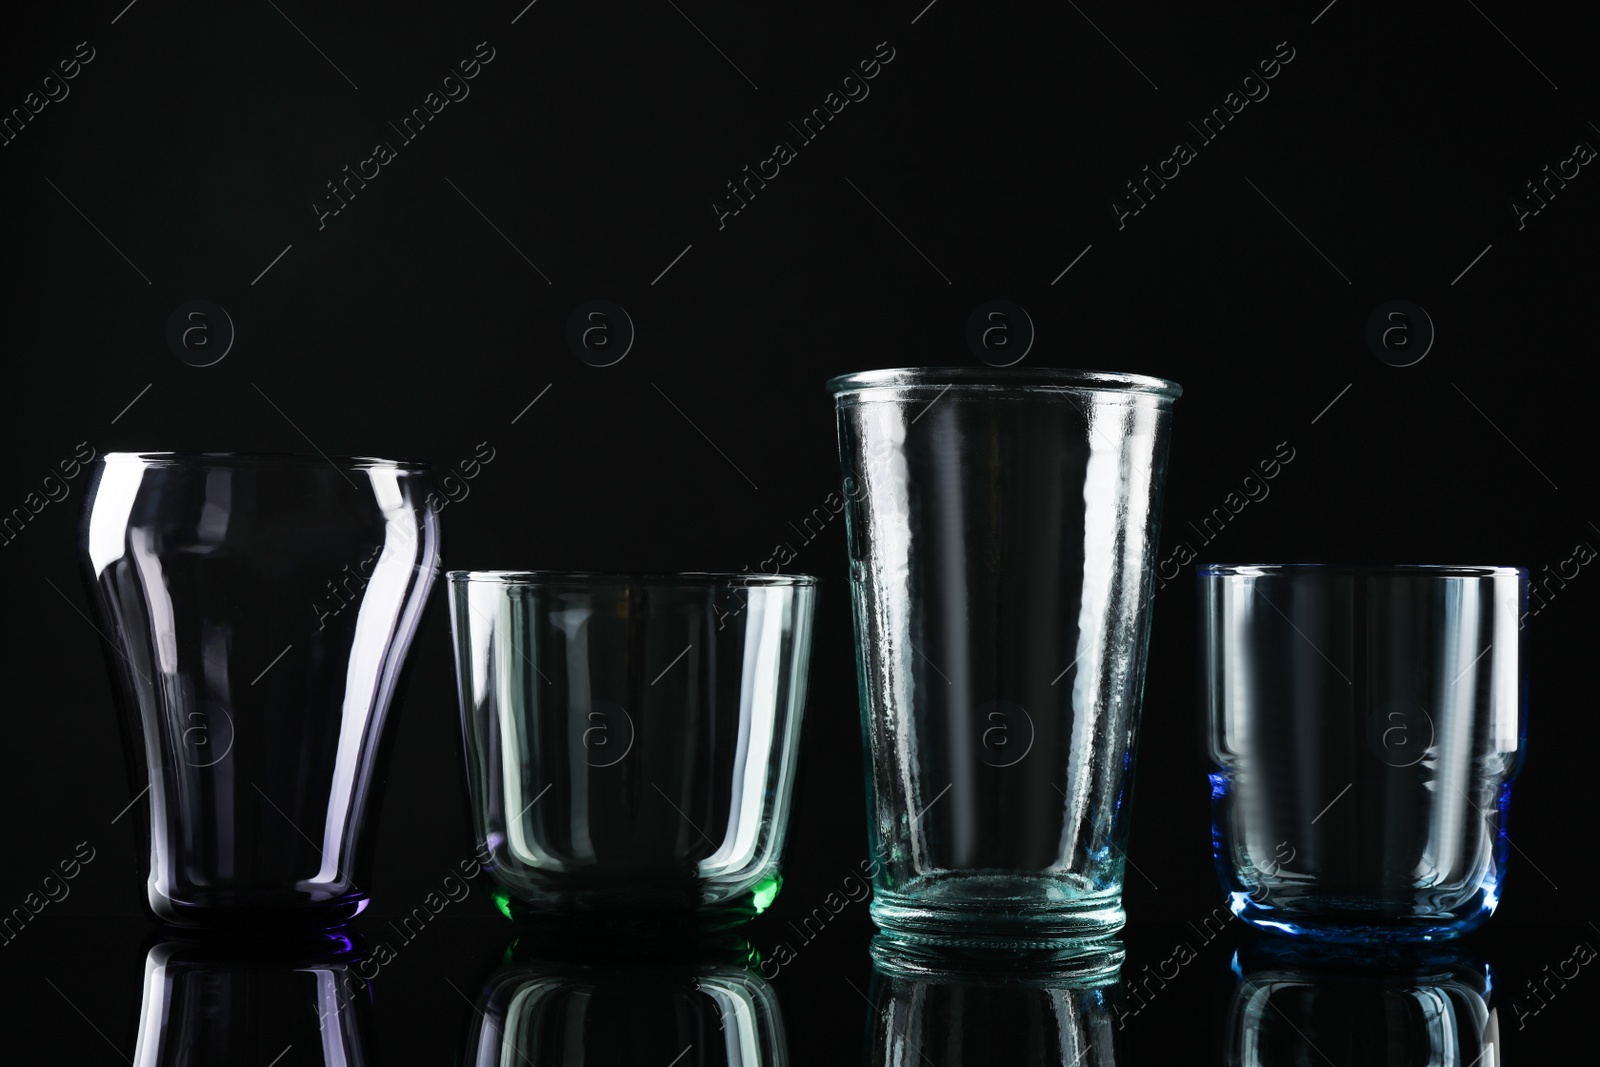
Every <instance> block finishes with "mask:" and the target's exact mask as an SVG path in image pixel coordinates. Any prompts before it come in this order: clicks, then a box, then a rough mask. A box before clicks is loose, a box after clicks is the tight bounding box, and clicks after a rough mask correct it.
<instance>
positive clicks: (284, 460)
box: [91, 451, 433, 471]
mask: <svg viewBox="0 0 1600 1067" xmlns="http://www.w3.org/2000/svg"><path fill="white" fill-rule="evenodd" d="M134 461H137V462H139V463H143V464H145V465H146V466H164V467H248V466H318V465H323V466H331V467H333V468H335V469H337V470H401V471H429V470H432V469H433V464H431V463H426V462H424V461H422V460H415V459H383V458H381V457H378V456H325V455H322V454H320V453H317V454H312V453H309V452H184V451H174V452H102V453H101V454H100V455H99V456H97V457H95V459H94V460H92V461H91V462H95V463H112V462H119V463H127V462H134Z"/></svg>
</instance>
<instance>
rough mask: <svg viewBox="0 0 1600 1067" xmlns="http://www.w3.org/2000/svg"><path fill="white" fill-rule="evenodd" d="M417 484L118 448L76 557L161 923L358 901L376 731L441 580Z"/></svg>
mask: <svg viewBox="0 0 1600 1067" xmlns="http://www.w3.org/2000/svg"><path fill="white" fill-rule="evenodd" d="M430 489H431V479H430V476H429V474H428V471H427V468H426V467H423V466H420V465H418V464H414V463H402V462H395V461H391V460H384V459H367V458H335V459H331V460H330V459H327V458H325V457H322V456H271V455H236V454H223V453H177V452H137V453H135V452H116V453H108V454H107V455H105V456H103V457H101V458H100V459H99V460H97V461H96V462H95V463H94V465H93V469H92V474H91V480H90V484H89V489H88V493H87V497H86V500H85V502H84V513H83V521H82V523H81V525H80V529H79V556H80V558H81V560H82V564H83V572H84V580H85V582H86V584H87V586H88V591H89V595H90V600H91V601H92V603H93V606H94V611H95V615H96V617H97V619H98V626H99V629H100V632H101V634H102V636H103V637H104V638H105V639H106V643H107V652H106V661H107V664H108V666H109V667H110V670H111V675H112V689H113V692H114V694H115V696H116V698H117V703H118V706H119V708H120V710H121V716H120V717H121V721H122V725H123V740H124V746H123V747H124V752H125V754H126V756H127V760H128V764H129V775H130V779H131V782H132V792H133V793H134V794H135V803H136V805H137V806H138V807H139V808H140V809H141V810H140V812H139V814H138V815H136V816H134V818H135V819H136V821H137V825H138V829H139V841H140V844H139V863H140V870H141V874H142V876H143V877H144V880H145V885H146V893H145V903H146V906H147V907H148V909H149V910H150V912H151V913H152V914H153V915H154V916H155V918H157V919H158V920H160V921H162V922H165V923H170V924H174V925H178V926H191V925H227V924H252V925H255V924H260V923H264V922H280V921H282V922H304V923H312V924H320V925H337V924H339V923H342V922H344V921H345V920H347V919H349V918H351V917H352V916H354V915H356V914H358V913H359V912H360V911H361V910H362V909H363V908H365V907H366V903H367V899H368V896H367V890H366V888H365V886H366V885H367V884H368V877H369V875H370V873H371V866H372V838H373V835H372V834H370V833H368V832H367V821H368V815H369V811H370V810H371V809H372V808H373V807H375V806H376V804H377V802H378V799H379V793H380V788H381V785H382V781H383V776H382V773H381V769H382V764H383V762H384V760H383V755H384V753H385V751H386V747H385V745H384V743H383V741H384V738H385V736H386V733H385V729H384V727H385V725H386V721H387V719H388V712H389V705H390V701H391V699H392V698H393V696H394V691H395V685H396V683H397V681H398V679H399V676H400V669H401V666H402V664H403V663H404V661H405V656H406V651H407V649H408V648H409V646H410V644H411V638H412V635H413V634H414V633H415V632H416V628H417V621H418V619H419V617H420V615H421V613H422V606H423V602H424V600H425V599H426V597H427V593H428V589H429V587H430V586H431V585H432V583H433V578H434V575H435V574H436V573H437V571H438V566H439V521H438V517H437V515H435V514H434V512H433V511H432V510H431V508H429V507H427V506H425V501H426V500H427V496H428V493H429V491H430Z"/></svg>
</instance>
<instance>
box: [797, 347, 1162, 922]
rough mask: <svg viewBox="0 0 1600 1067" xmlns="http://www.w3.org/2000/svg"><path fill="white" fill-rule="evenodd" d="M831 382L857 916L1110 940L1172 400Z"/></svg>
mask: <svg viewBox="0 0 1600 1067" xmlns="http://www.w3.org/2000/svg"><path fill="white" fill-rule="evenodd" d="M828 384H829V388H830V390H832V392H833V394H834V397H835V400H836V404H837V413H838V428H839V451H840V459H841V465H842V468H843V476H844V495H845V498H846V499H845V509H844V510H845V517H846V523H847V534H848V539H849V552H850V575H851V588H852V591H853V594H854V605H855V627H856V656H857V667H858V672H859V676H860V698H861V722H862V733H863V737H864V741H865V746H866V751H867V761H868V768H869V776H868V781H867V787H868V788H867V792H868V800H869V807H870V847H871V849H872V853H873V858H874V861H875V862H876V864H877V868H876V874H875V876H874V879H873V900H872V905H871V911H872V917H873V919H874V920H875V921H876V922H877V923H878V925H879V926H880V927H882V928H883V929H884V931H885V932H886V933H889V934H892V935H895V936H898V937H902V938H906V939H934V940H948V941H974V940H976V941H982V940H985V939H990V940H995V941H997V942H1000V943H1006V944H1011V943H1015V942H1019V941H1020V942H1024V943H1027V944H1029V945H1032V946H1035V947H1048V946H1051V945H1070V944H1071V943H1073V942H1076V941H1081V940H1084V939H1093V938H1100V937H1105V936H1108V935H1110V934H1112V933H1114V932H1115V931H1116V930H1118V929H1120V928H1121V926H1122V924H1123V921H1124V914H1123V909H1122V879H1123V866H1124V852H1123V850H1124V848H1125V847H1126V843H1127V835H1128V820H1127V805H1128V798H1129V791H1130V788H1131V783H1132V775H1133V754H1134V738H1135V734H1136V731H1137V725H1138V721H1139V708H1140V702H1141V700H1142V697H1143V689H1144V669H1145V650H1146V645H1147V640H1148V636H1149V627H1150V600H1151V596H1152V594H1153V592H1154V573H1153V572H1154V564H1155V558H1154V549H1155V546H1156V544H1157V519H1158V515H1159V501H1160V493H1161V486H1162V480H1163V477H1164V475H1165V469H1166V455H1167V441H1168V423H1169V420H1170V416H1171V410H1172V401H1173V398H1174V397H1176V396H1177V395H1178V394H1179V391H1180V390H1179V387H1178V386H1177V385H1176V384H1174V383H1172V382H1168V381H1163V380H1161V379H1159V378H1146V377H1143V376H1140V375H1133V374H1111V373H1099V372H1091V371H1066V370H995V369H984V370H972V369H921V370H888V371H871V372H867V373H863V374H852V375H847V376H845V377H842V378H835V379H833V380H832V381H831V382H829V383H828Z"/></svg>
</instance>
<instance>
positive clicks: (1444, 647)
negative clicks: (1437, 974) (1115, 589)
mask: <svg viewBox="0 0 1600 1067" xmlns="http://www.w3.org/2000/svg"><path fill="white" fill-rule="evenodd" d="M1197 580H1198V581H1199V585H1200V623H1201V641H1202V646H1201V654H1202V659H1203V666H1204V690H1203V703H1204V706H1205V714H1206V722H1207V739H1208V743H1209V749H1210V752H1209V755H1210V760H1211V764H1212V767H1213V771H1212V774H1211V796H1212V821H1213V831H1212V841H1213V847H1214V850H1215V853H1216V863H1217V873H1218V875H1219V876H1220V878H1221V880H1222V885H1223V889H1224V890H1225V891H1226V892H1227V894H1228V901H1229V906H1230V907H1231V908H1232V910H1233V912H1234V914H1236V915H1238V916H1239V917H1240V918H1242V919H1244V920H1245V921H1246V922H1248V923H1251V924H1253V925H1255V926H1258V927H1262V928H1264V929H1269V930H1278V931H1282V932H1285V933H1290V934H1299V935H1304V936H1306V937H1311V938H1318V939H1323V940H1331V941H1354V942H1362V943H1366V942H1370V941H1373V940H1394V941H1430V940H1437V939H1441V938H1450V937H1455V936H1457V935H1459V934H1461V933H1464V932H1465V931H1467V930H1470V929H1472V928H1473V927H1475V926H1477V925H1478V924H1480V923H1482V922H1483V921H1484V920H1485V919H1487V918H1488V917H1489V915H1490V914H1492V913H1493V911H1494V909H1495V906H1496V904H1497V903H1498V902H1499V899H1500V886H1501V881H1502V879H1503V878H1504V876H1505V869H1506V858H1507V851H1508V844H1509V841H1510V839H1509V838H1508V837H1507V836H1506V818H1507V815H1508V813H1509V809H1510V803H1511V780H1512V778H1513V777H1514V776H1515V775H1516V773H1517V770H1518V769H1519V767H1520V766H1521V763H1522V742H1523V736H1524V734H1525V731H1526V718H1527V711H1526V706H1525V704H1526V696H1527V682H1526V664H1525V660H1524V656H1523V631H1522V628H1521V617H1522V613H1523V611H1524V610H1525V607H1524V605H1525V601H1526V598H1527V580H1528V579H1527V572H1526V571H1525V570H1522V569H1521V568H1518V567H1451V566H1423V565H1418V566H1397V567H1336V566H1321V565H1316V564H1287V565H1269V564H1259V565H1256V564H1252V565H1238V566H1234V565H1224V564H1214V565H1208V566H1205V567H1202V568H1201V569H1200V571H1199V573H1198V575H1197Z"/></svg>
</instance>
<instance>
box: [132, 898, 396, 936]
mask: <svg viewBox="0 0 1600 1067" xmlns="http://www.w3.org/2000/svg"><path fill="white" fill-rule="evenodd" d="M369 900H370V898H369V897H368V896H367V894H365V893H347V894H345V895H344V896H341V897H333V898H329V899H324V900H312V899H308V898H306V897H305V896H302V895H298V894H295V895H289V896H284V897H278V898H273V899H261V897H260V896H259V895H252V896H251V897H249V898H245V899H238V900H230V899H217V900H214V901H211V902H208V903H205V904H197V903H193V902H186V901H179V900H173V899H171V898H169V897H165V896H161V895H159V894H157V893H153V892H152V893H151V894H149V896H148V897H146V899H145V910H146V911H147V912H148V913H149V915H150V917H151V918H152V919H154V920H155V921H156V922H158V923H161V924H162V925H164V926H172V927H178V928H180V929H208V930H252V929H291V930H307V929H310V930H330V929H333V928H334V927H339V926H343V925H345V924H346V923H348V922H349V921H350V920H351V919H354V918H355V917H356V916H357V915H360V914H361V913H362V912H363V911H366V910H367V904H368V903H369Z"/></svg>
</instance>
